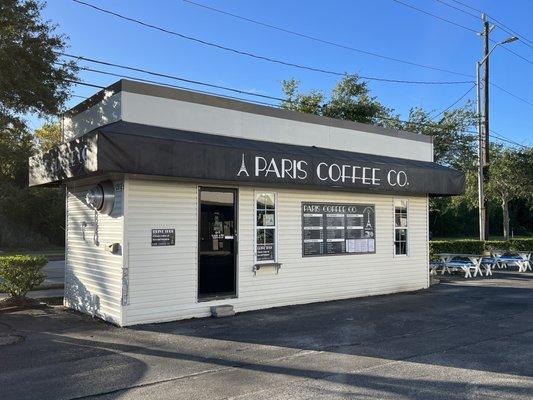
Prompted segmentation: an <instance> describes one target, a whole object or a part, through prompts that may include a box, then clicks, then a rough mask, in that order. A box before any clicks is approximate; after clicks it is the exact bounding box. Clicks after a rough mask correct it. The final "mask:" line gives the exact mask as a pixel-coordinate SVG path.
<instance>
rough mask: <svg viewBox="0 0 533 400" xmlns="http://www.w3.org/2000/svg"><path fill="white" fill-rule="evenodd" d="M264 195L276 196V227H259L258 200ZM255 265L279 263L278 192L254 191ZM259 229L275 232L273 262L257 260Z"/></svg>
mask: <svg viewBox="0 0 533 400" xmlns="http://www.w3.org/2000/svg"><path fill="white" fill-rule="evenodd" d="M264 193H271V194H273V195H274V225H273V226H268V227H264V226H258V225H257V198H258V197H259V196H261V195H262V194H264ZM253 201H254V235H253V237H254V244H253V246H254V247H253V253H254V264H259V265H260V264H274V263H277V262H278V192H276V191H273V190H268V189H264V190H262V189H255V190H254V196H253ZM259 229H273V230H274V259H273V260H260V261H258V260H257V231H258V230H259Z"/></svg>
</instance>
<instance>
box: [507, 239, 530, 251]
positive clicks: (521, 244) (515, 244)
mask: <svg viewBox="0 0 533 400" xmlns="http://www.w3.org/2000/svg"><path fill="white" fill-rule="evenodd" d="M509 243H510V244H511V250H525V251H533V238H526V239H511V240H509Z"/></svg>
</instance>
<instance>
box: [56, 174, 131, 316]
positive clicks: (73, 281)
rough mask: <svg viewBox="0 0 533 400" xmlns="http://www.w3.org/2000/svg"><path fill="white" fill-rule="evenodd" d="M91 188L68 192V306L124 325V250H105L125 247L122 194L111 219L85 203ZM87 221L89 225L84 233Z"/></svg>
mask: <svg viewBox="0 0 533 400" xmlns="http://www.w3.org/2000/svg"><path fill="white" fill-rule="evenodd" d="M117 184H120V182H115V186H117ZM119 186H121V185H119ZM91 187H92V185H88V186H77V187H69V188H68V189H67V235H66V254H67V257H66V260H65V304H66V305H67V306H69V307H71V308H74V309H77V310H79V311H82V312H85V313H89V314H92V315H97V316H99V317H101V318H103V319H105V320H108V321H111V322H114V323H117V324H122V318H121V296H122V250H121V251H120V252H119V254H111V253H109V252H107V251H106V250H105V246H106V245H109V244H111V243H120V244H121V245H122V237H123V219H124V218H123V215H124V213H123V191H122V190H116V191H115V196H116V197H115V205H114V208H113V211H112V213H111V215H103V214H100V213H95V211H94V210H93V209H91V208H90V207H89V206H87V204H86V203H85V199H84V198H85V194H86V193H87V190H88V189H90V188H91ZM84 221H85V222H87V223H88V226H87V227H86V228H85V229H83V222H84ZM93 224H94V225H93ZM95 227H96V228H97V235H96V236H95V229H94V228H95ZM84 231H85V236H84Z"/></svg>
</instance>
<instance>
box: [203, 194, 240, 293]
mask: <svg viewBox="0 0 533 400" xmlns="http://www.w3.org/2000/svg"><path fill="white" fill-rule="evenodd" d="M236 195H237V191H236V190H235V189H221V188H201V189H200V221H199V230H198V236H199V237H198V249H199V254H198V259H199V265H198V298H199V299H205V298H216V297H226V296H233V295H235V293H236V268H235V264H236V262H235V259H236V257H235V256H236V250H237V248H236V243H237V236H236V235H237V232H236V226H237V224H236V198H237V196H236Z"/></svg>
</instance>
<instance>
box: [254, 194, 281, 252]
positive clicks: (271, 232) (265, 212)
mask: <svg viewBox="0 0 533 400" xmlns="http://www.w3.org/2000/svg"><path fill="white" fill-rule="evenodd" d="M255 213H256V223H255V237H256V241H255V254H256V261H258V262H262V261H264V262H266V261H276V223H277V221H276V193H274V192H263V193H257V194H256V198H255Z"/></svg>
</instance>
